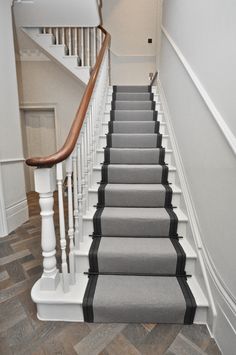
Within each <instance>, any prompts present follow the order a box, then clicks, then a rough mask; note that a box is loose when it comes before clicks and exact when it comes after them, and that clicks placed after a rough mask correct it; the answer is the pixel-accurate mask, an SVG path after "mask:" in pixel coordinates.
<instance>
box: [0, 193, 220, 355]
mask: <svg viewBox="0 0 236 355" xmlns="http://www.w3.org/2000/svg"><path fill="white" fill-rule="evenodd" d="M28 201H29V212H30V220H29V221H28V222H27V223H25V224H24V225H23V226H21V227H20V228H18V229H17V230H16V231H14V232H12V233H11V234H10V235H9V236H8V237H6V238H3V239H0V354H1V355H8V354H11V355H12V354H16V355H21V354H26V355H43V354H44V355H45V354H50V355H51V354H56V355H74V354H75V355H76V354H80V355H95V354H99V355H125V354H130V355H140V354H144V355H152V354H153V355H154V354H155V355H159V354H166V355H173V354H175V355H195V354H196V355H197V354H209V355H213V354H214V355H218V354H220V351H219V350H218V348H217V345H216V343H215V341H214V340H213V339H212V338H211V337H210V335H209V333H208V330H207V328H206V327H205V326H200V325H193V326H179V325H158V324H80V323H63V322H41V321H39V320H38V319H37V317H36V308H35V305H34V304H33V302H32V301H31V298H30V289H31V287H32V285H33V284H34V282H35V281H36V280H37V279H38V278H39V277H40V274H41V272H42V266H41V265H42V258H41V248H40V219H39V207H38V199H37V195H36V194H34V193H31V194H29V195H28ZM57 219H58V218H57V215H56V216H55V221H56V223H57ZM58 257H59V256H58Z"/></svg>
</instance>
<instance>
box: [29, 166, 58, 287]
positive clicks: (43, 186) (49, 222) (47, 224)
mask: <svg viewBox="0 0 236 355" xmlns="http://www.w3.org/2000/svg"><path fill="white" fill-rule="evenodd" d="M34 178H35V191H36V192H38V193H39V204H40V208H41V213H40V215H41V226H42V228H41V230H42V232H41V233H42V234H41V245H42V255H43V275H42V277H41V279H40V288H41V290H45V291H49V290H55V289H56V288H57V285H58V283H59V281H60V278H59V271H58V269H57V261H56V235H55V228H54V221H53V215H54V211H53V203H54V198H53V192H54V191H55V189H56V177H55V168H43V169H40V168H38V169H35V172H34Z"/></svg>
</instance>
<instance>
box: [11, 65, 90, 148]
mask: <svg viewBox="0 0 236 355" xmlns="http://www.w3.org/2000/svg"><path fill="white" fill-rule="evenodd" d="M17 68H18V81H19V93H20V105H21V106H25V107H39V108H40V107H41V108H43V107H47V108H55V111H56V112H55V113H56V130H57V132H56V136H57V148H58V149H59V148H60V147H61V146H62V145H63V144H64V142H65V139H66V137H67V135H68V133H69V130H70V128H71V124H72V121H73V119H74V118H75V114H76V111H77V109H78V107H79V104H80V101H81V98H82V95H83V92H84V87H82V85H81V84H79V81H78V80H76V79H75V78H74V77H73V75H72V74H71V75H70V74H69V73H68V72H67V71H66V70H64V69H63V68H62V67H61V66H59V65H58V64H56V63H54V62H51V61H22V62H17Z"/></svg>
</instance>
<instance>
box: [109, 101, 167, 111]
mask: <svg viewBox="0 0 236 355" xmlns="http://www.w3.org/2000/svg"><path fill="white" fill-rule="evenodd" d="M161 109H162V108H161V104H160V103H158V102H157V103H156V108H155V110H156V111H161ZM105 111H106V112H109V113H110V111H111V104H110V103H107V104H106V109H105Z"/></svg>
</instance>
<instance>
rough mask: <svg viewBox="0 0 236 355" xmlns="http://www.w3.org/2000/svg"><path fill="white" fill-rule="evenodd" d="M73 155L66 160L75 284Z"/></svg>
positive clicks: (71, 262)
mask: <svg viewBox="0 0 236 355" xmlns="http://www.w3.org/2000/svg"><path fill="white" fill-rule="evenodd" d="M72 171H73V168H72V157H71V155H70V156H69V158H68V159H67V161H66V176H67V194H68V237H69V241H70V251H69V264H70V282H71V284H72V285H74V284H75V253H74V251H75V244H74V218H73V194H72Z"/></svg>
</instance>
